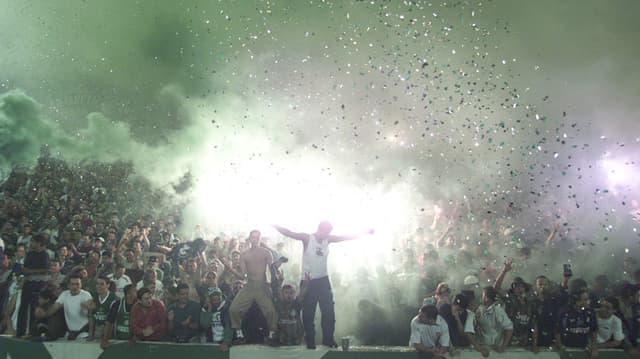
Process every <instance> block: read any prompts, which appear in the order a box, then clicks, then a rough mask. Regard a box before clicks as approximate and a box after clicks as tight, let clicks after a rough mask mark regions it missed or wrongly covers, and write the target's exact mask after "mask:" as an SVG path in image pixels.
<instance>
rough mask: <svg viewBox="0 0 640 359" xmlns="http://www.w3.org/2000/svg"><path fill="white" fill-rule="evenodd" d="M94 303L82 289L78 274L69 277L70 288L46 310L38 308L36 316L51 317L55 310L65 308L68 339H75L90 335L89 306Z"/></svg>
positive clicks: (89, 295)
mask: <svg viewBox="0 0 640 359" xmlns="http://www.w3.org/2000/svg"><path fill="white" fill-rule="evenodd" d="M91 303H93V297H92V296H91V294H90V293H89V292H87V291H86V290H84V289H82V281H81V279H80V276H79V275H77V274H74V275H72V276H71V277H70V278H69V289H67V290H65V291H64V292H62V293H61V294H60V296H59V297H58V299H57V300H56V302H55V303H54V304H53V305H52V306H51V307H49V309H48V310H46V311H44V310H42V309H41V308H38V309H37V310H36V313H35V316H36V318H49V317H50V316H52V315H53V314H55V312H57V311H58V310H60V308H64V319H65V322H66V323H67V330H68V332H67V339H69V340H75V339H76V338H77V337H80V338H83V337H85V338H86V337H87V336H89V308H90V306H91Z"/></svg>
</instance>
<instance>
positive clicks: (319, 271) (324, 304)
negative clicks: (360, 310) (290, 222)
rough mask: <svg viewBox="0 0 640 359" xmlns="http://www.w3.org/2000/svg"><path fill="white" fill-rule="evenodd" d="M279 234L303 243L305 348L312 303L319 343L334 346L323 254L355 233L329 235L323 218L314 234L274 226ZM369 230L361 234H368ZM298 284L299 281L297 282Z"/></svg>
mask: <svg viewBox="0 0 640 359" xmlns="http://www.w3.org/2000/svg"><path fill="white" fill-rule="evenodd" d="M274 227H275V228H276V229H277V230H278V232H280V233H282V235H284V236H286V237H289V238H293V239H296V240H299V241H301V242H302V244H303V251H302V271H301V274H302V279H304V278H305V276H308V277H309V278H310V280H309V283H308V284H307V293H306V295H305V297H304V300H303V302H302V323H303V325H304V332H305V339H306V342H307V348H309V349H315V348H316V343H315V327H314V320H315V315H316V305H317V304H320V313H321V314H322V319H321V326H322V344H323V345H326V346H328V347H331V348H337V347H338V344H336V341H335V339H334V338H333V333H334V331H335V326H336V318H335V317H336V316H335V311H334V303H333V292H332V291H331V282H330V281H329V272H328V270H327V256H328V255H329V243H335V242H342V241H347V240H351V239H356V238H358V237H359V236H360V235H361V234H359V235H350V236H335V235H332V234H331V231H332V230H333V226H332V225H331V223H329V222H327V221H324V222H321V223H320V224H319V225H318V229H317V230H316V233H313V234H309V233H296V232H292V231H290V230H288V229H286V228H284V227H280V226H274ZM372 233H373V230H369V231H367V232H366V233H363V234H372ZM300 285H301V286H302V281H301V284H300Z"/></svg>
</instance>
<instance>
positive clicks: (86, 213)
mask: <svg viewBox="0 0 640 359" xmlns="http://www.w3.org/2000/svg"><path fill="white" fill-rule="evenodd" d="M151 188H152V186H149V185H148V184H146V183H144V181H143V180H141V179H140V178H137V177H136V176H135V174H134V173H133V170H132V169H131V167H130V166H128V165H127V164H126V163H119V164H79V165H74V166H72V165H69V164H67V163H65V162H64V161H61V160H57V159H53V158H51V157H50V156H48V155H46V154H43V155H42V156H41V158H40V159H39V162H38V165H37V166H36V167H35V168H34V169H30V170H20V169H16V170H14V171H13V172H12V173H11V174H10V175H9V176H8V178H7V179H6V180H4V182H3V183H2V184H0V190H1V191H2V194H1V197H0V225H1V226H2V227H1V228H0V258H1V260H0V331H1V332H2V333H6V334H10V335H14V336H16V337H20V338H32V339H36V340H56V339H60V338H65V339H67V340H75V339H86V340H95V341H98V342H100V345H101V346H102V347H106V346H108V345H109V342H110V340H113V339H118V340H129V341H131V342H135V341H138V340H143V341H173V342H178V343H216V344H219V345H220V348H221V349H222V350H227V349H228V348H229V346H231V345H232V344H241V343H268V344H270V345H300V344H302V343H306V344H307V347H309V348H315V331H314V324H313V323H314V316H315V309H316V304H319V305H320V309H321V314H322V320H321V322H322V329H323V330H322V335H323V341H322V343H323V344H324V345H326V346H329V347H336V346H337V345H336V342H335V340H334V338H333V335H334V330H335V323H336V320H335V318H336V317H337V318H338V323H340V321H343V320H344V321H347V316H341V315H340V313H339V312H334V308H333V305H334V303H333V301H334V296H335V297H336V298H338V297H340V298H349V301H348V303H347V302H345V303H340V304H341V305H342V306H344V307H345V308H347V310H346V311H348V312H350V313H356V315H355V318H356V323H355V325H354V326H353V328H351V330H352V331H353V332H354V333H355V336H356V338H355V339H357V340H358V341H359V343H362V344H368V345H406V340H407V338H410V339H409V341H410V345H411V346H412V347H413V348H415V349H416V351H418V353H420V354H425V355H427V356H432V357H439V356H442V355H444V354H445V353H452V352H455V351H456V350H458V348H465V347H467V348H473V349H474V350H477V351H479V352H480V353H482V355H483V356H485V357H486V356H489V355H490V351H491V350H494V351H497V352H502V351H504V350H505V349H506V348H507V347H510V346H519V347H526V348H529V349H530V350H532V351H538V350H541V349H546V348H549V347H552V348H555V349H557V350H559V351H564V350H565V349H566V348H585V349H586V350H588V351H589V353H590V354H591V355H592V356H594V357H595V356H597V355H598V350H599V349H600V348H620V349H625V350H628V351H629V352H630V353H633V354H634V355H637V354H638V350H637V348H638V344H640V333H639V330H638V328H639V325H640V304H639V288H640V287H639V284H640V271H639V270H638V268H637V262H635V261H634V259H633V257H631V256H628V257H627V258H626V259H625V260H624V262H623V263H622V266H623V270H622V271H621V274H619V275H614V276H610V275H607V273H602V274H599V275H596V276H593V280H590V282H589V283H588V282H587V281H585V280H583V279H580V278H574V276H573V272H572V268H571V266H570V265H568V264H567V265H565V268H564V271H559V272H558V273H557V274H558V275H557V276H554V275H553V274H555V273H554V272H552V271H551V272H550V271H548V270H545V271H544V272H541V271H538V272H536V270H537V269H538V268H539V266H540V265H541V264H540V263H541V262H540V261H534V260H532V257H533V256H535V255H536V254H538V255H544V253H552V252H554V251H558V249H559V248H562V249H563V250H564V249H567V250H569V251H573V250H574V248H567V247H571V245H570V244H568V241H567V240H566V238H562V234H561V233H560V232H561V230H560V226H558V225H555V226H553V228H552V229H551V230H549V231H548V232H547V236H546V240H545V239H544V238H543V239H542V240H537V239H531V240H529V241H524V240H522V241H521V240H518V241H514V240H512V238H513V236H512V235H511V233H508V232H509V231H508V228H506V229H505V227H504V224H501V223H489V221H482V222H480V223H479V224H478V228H471V229H470V228H464V226H465V225H466V224H465V225H463V224H461V223H459V222H456V221H455V220H453V219H455V218H459V217H460V216H459V215H450V218H449V219H450V220H449V221H442V220H439V218H441V216H436V218H434V222H433V224H432V226H431V228H430V230H428V231H420V232H418V233H416V234H415V236H414V237H412V238H411V239H409V240H405V241H401V242H400V243H398V245H397V249H398V250H394V253H391V254H390V258H391V260H390V261H391V263H392V264H391V265H387V266H385V265H384V264H385V263H381V265H380V266H379V267H378V268H377V271H376V273H375V275H372V274H371V273H369V272H366V271H365V272H358V273H357V274H356V275H355V277H354V278H344V277H343V276H341V273H337V272H335V271H332V269H331V268H328V267H327V261H326V256H327V255H328V253H329V247H328V245H329V243H333V242H340V241H342V240H351V239H355V240H358V239H356V238H357V236H345V237H336V236H333V235H331V234H330V233H331V228H330V226H329V225H328V224H327V223H321V225H320V226H319V228H318V231H317V232H316V233H314V234H306V233H295V232H292V231H289V230H288V229H285V228H282V227H276V229H277V230H278V231H279V232H280V233H281V234H283V236H284V237H289V239H293V240H291V241H289V239H283V240H282V241H278V242H276V243H266V242H265V241H264V240H263V239H262V238H261V234H260V232H259V231H256V230H253V231H251V232H250V233H249V235H247V236H245V237H246V239H244V240H242V239H237V238H233V237H224V236H216V235H215V234H212V233H206V232H207V231H206V230H204V229H203V228H200V227H196V228H195V230H194V231H193V232H194V233H193V234H191V235H190V236H189V237H188V238H182V237H183V236H181V235H180V234H179V233H178V232H177V231H176V228H180V226H181V222H182V219H181V217H180V210H179V209H180V208H179V205H176V204H175V201H172V200H167V199H166V198H163V196H161V195H159V194H158V193H157V192H154V191H153V190H152V189H151ZM443 222H444V224H443ZM456 227H459V228H458V229H455V228H456ZM463 233H464V234H469V233H474V234H475V236H474V239H472V240H470V239H469V236H468V235H463ZM558 237H560V238H558ZM478 238H480V240H477V239H478ZM316 239H317V241H316ZM324 239H326V241H325V240H324ZM295 240H298V241H301V242H302V243H303V256H302V258H300V259H296V258H295V254H294V255H293V256H292V255H291V254H292V253H288V249H289V245H288V243H290V242H295ZM270 244H271V245H272V246H270ZM545 251H547V252H545ZM285 254H288V256H285ZM288 257H291V259H292V260H291V261H289V260H288ZM319 257H322V258H321V259H319ZM550 261H551V262H553V261H554V259H553V258H551V259H550ZM285 263H288V264H287V265H286V266H284V264H285ZM297 264H301V267H302V269H295V268H294V267H298V266H297ZM545 267H546V265H545ZM287 268H289V269H287ZM454 268H455V269H454ZM284 269H287V271H289V273H286V271H285V270H284ZM298 270H299V271H298ZM330 272H331V273H330ZM535 273H543V274H544V275H542V274H541V275H537V274H535ZM329 274H331V278H332V280H331V281H329ZM510 276H513V277H512V278H511V284H510V285H508V287H507V288H503V287H504V286H503V282H504V281H505V280H506V279H507V278H509V277H510ZM548 277H549V278H548ZM576 277H577V275H576ZM524 278H529V279H530V280H531V283H532V284H530V283H529V282H527V280H525V279H524ZM554 279H558V282H559V283H555V282H554ZM332 286H333V287H332ZM454 289H455V291H457V292H458V294H456V295H454V294H453V293H454ZM425 295H426V298H425ZM423 298H424V299H423ZM421 301H422V305H421V306H420V302H421ZM417 308H419V309H417ZM416 309H417V310H418V314H417V315H415V312H416ZM337 310H338V311H339V308H337ZM413 316H415V317H414V318H413V319H411V318H412V317H413ZM409 323H410V324H409Z"/></svg>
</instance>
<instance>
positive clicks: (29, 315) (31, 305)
mask: <svg viewBox="0 0 640 359" xmlns="http://www.w3.org/2000/svg"><path fill="white" fill-rule="evenodd" d="M46 284H47V282H44V281H25V282H24V286H23V287H22V296H21V300H20V309H19V310H18V327H17V328H16V334H17V336H18V337H21V336H23V335H25V334H29V335H33V334H34V333H35V329H36V328H35V322H36V318H35V311H36V307H37V306H38V295H40V290H42V288H43V287H44V286H45V285H46ZM27 328H28V329H29V333H27V332H26V331H27Z"/></svg>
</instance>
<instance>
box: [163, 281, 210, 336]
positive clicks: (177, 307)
mask: <svg viewBox="0 0 640 359" xmlns="http://www.w3.org/2000/svg"><path fill="white" fill-rule="evenodd" d="M201 309H202V308H201V307H200V304H199V303H197V302H194V301H192V300H189V285H188V284H186V283H180V284H178V301H177V302H176V303H174V304H172V305H171V306H169V307H167V318H168V319H169V327H168V329H169V332H170V334H171V338H172V339H173V340H174V341H175V342H176V343H189V342H193V341H195V340H196V339H199V338H198V337H197V335H198V329H200V311H201Z"/></svg>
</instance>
